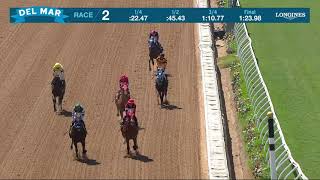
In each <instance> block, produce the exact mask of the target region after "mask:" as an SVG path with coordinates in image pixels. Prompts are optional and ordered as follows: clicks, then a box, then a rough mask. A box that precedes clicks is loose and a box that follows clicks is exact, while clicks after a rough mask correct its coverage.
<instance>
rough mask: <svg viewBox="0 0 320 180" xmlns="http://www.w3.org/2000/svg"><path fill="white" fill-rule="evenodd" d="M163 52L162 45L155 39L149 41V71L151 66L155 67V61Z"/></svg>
mask: <svg viewBox="0 0 320 180" xmlns="http://www.w3.org/2000/svg"><path fill="white" fill-rule="evenodd" d="M162 52H163V48H162V47H161V45H160V43H159V42H158V41H156V40H155V39H154V38H150V39H149V71H151V64H150V62H151V63H152V66H154V59H156V58H157V57H158V56H159V55H160V54H161V53H162Z"/></svg>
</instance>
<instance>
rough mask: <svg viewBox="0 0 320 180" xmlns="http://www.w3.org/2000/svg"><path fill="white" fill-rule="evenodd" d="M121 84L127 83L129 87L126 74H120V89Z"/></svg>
mask: <svg viewBox="0 0 320 180" xmlns="http://www.w3.org/2000/svg"><path fill="white" fill-rule="evenodd" d="M123 85H127V86H128V88H129V79H128V76H126V75H122V76H121V77H120V80H119V86H120V89H122V87H123Z"/></svg>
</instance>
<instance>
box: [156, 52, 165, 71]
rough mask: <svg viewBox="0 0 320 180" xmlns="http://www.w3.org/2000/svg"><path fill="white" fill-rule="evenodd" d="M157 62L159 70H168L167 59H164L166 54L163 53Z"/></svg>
mask: <svg viewBox="0 0 320 180" xmlns="http://www.w3.org/2000/svg"><path fill="white" fill-rule="evenodd" d="M156 61H157V69H159V68H161V69H164V70H165V69H166V66H167V59H166V58H165V57H164V54H163V53H161V54H160V56H159V57H157V59H156Z"/></svg>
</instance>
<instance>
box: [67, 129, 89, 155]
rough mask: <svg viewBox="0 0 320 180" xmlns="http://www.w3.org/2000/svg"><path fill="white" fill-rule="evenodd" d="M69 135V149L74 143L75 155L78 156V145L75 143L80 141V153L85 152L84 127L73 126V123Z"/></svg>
mask: <svg viewBox="0 0 320 180" xmlns="http://www.w3.org/2000/svg"><path fill="white" fill-rule="evenodd" d="M69 136H70V137H71V139H72V142H71V150H72V146H73V145H74V147H75V150H76V157H77V158H79V154H78V146H77V144H78V143H79V142H80V143H81V144H82V154H86V153H87V150H86V136H87V134H86V131H85V129H84V126H83V125H81V126H75V125H73V126H72V127H71V131H70V132H69Z"/></svg>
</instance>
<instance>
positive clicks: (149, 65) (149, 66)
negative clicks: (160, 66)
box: [149, 57, 152, 71]
mask: <svg viewBox="0 0 320 180" xmlns="http://www.w3.org/2000/svg"><path fill="white" fill-rule="evenodd" d="M150 61H152V59H151V57H150V59H149V71H151V65H150Z"/></svg>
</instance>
